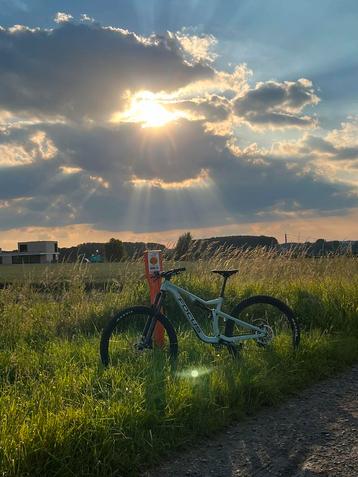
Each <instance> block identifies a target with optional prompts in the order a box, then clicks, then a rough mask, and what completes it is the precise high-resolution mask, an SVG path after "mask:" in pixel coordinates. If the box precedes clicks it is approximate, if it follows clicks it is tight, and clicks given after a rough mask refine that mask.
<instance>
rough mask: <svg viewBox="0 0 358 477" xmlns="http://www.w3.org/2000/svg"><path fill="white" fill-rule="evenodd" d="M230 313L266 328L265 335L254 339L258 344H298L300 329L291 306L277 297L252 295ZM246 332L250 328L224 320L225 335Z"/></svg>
mask: <svg viewBox="0 0 358 477" xmlns="http://www.w3.org/2000/svg"><path fill="white" fill-rule="evenodd" d="M231 315H232V316H234V317H235V318H238V319H240V320H242V321H245V322H246V323H250V324H252V325H255V326H258V327H262V328H263V329H265V330H266V332H267V336H266V337H265V338H261V339H257V340H256V342H257V344H258V345H260V346H264V347H266V346H269V345H272V346H275V344H278V343H279V342H281V343H288V344H289V345H290V346H292V348H293V349H296V348H297V347H298V345H299V342H300V329H299V326H298V323H297V321H296V318H295V315H294V313H293V311H292V310H291V308H289V307H288V306H287V305H286V304H285V303H283V302H282V301H281V300H278V299H277V298H273V297H271V296H265V295H257V296H252V297H250V298H247V299H246V300H243V301H242V302H240V303H239V304H238V305H236V306H235V307H234V309H233V310H232V312H231ZM248 333H251V332H250V330H248V329H246V328H242V327H240V326H239V325H237V324H236V323H235V322H234V321H232V320H228V321H227V322H226V326H225V335H226V336H229V337H231V336H239V335H244V334H248ZM234 354H235V353H234Z"/></svg>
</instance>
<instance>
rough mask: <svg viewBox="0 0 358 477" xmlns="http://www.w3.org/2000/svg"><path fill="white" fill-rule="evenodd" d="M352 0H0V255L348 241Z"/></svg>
mask: <svg viewBox="0 0 358 477" xmlns="http://www.w3.org/2000/svg"><path fill="white" fill-rule="evenodd" d="M357 18H358V3H357V2H356V1H353V0H352V1H351V0H340V1H338V0H335V1H333V0H316V1H315V2H312V1H307V0H301V1H300V2H296V1H292V2H283V1H279V0H270V1H267V0H257V1H255V2H253V1H250V0H205V1H204V0H171V1H168V0H131V1H129V0H117V1H109V0H102V1H90V0H87V1H82V0H77V1H76V2H73V1H61V2H60V1H57V0H52V1H51V2H48V1H45V0H31V1H27V0H0V247H2V248H3V249H11V248H14V247H16V243H17V241H20V240H46V239H50V240H58V241H59V244H60V246H68V245H74V244H78V243H81V242H87V241H105V240H108V239H109V238H110V237H117V238H120V239H122V240H133V241H134V240H138V241H158V242H161V243H166V244H168V243H174V242H175V241H176V239H177V238H178V236H179V234H181V233H183V232H185V231H191V232H192V234H193V236H194V237H195V238H200V237H208V236H223V235H236V234H237V235H240V234H241V235H243V234H253V235H261V234H264V235H270V236H275V237H276V238H277V239H278V240H279V241H280V242H282V241H283V239H284V234H285V233H286V234H287V235H288V239H289V241H307V240H309V241H314V240H317V239H319V238H326V239H329V240H354V239H358V187H357V186H358V99H357V78H358V56H357V54H356V51H357V46H358V31H357V28H356V19H357Z"/></svg>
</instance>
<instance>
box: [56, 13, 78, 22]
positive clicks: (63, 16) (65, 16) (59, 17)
mask: <svg viewBox="0 0 358 477" xmlns="http://www.w3.org/2000/svg"><path fill="white" fill-rule="evenodd" d="M71 20H73V16H72V15H70V14H69V13H65V12H57V13H56V15H55V17H54V22H55V23H67V22H69V21H71Z"/></svg>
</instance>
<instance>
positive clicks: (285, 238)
mask: <svg viewBox="0 0 358 477" xmlns="http://www.w3.org/2000/svg"><path fill="white" fill-rule="evenodd" d="M285 243H286V244H287V234H285Z"/></svg>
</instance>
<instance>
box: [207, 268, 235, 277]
mask: <svg viewBox="0 0 358 477" xmlns="http://www.w3.org/2000/svg"><path fill="white" fill-rule="evenodd" d="M211 271H212V273H217V274H218V275H221V276H222V277H224V278H229V277H231V275H235V273H237V272H238V271H239V270H237V269H236V270H211Z"/></svg>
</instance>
